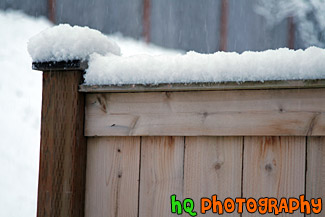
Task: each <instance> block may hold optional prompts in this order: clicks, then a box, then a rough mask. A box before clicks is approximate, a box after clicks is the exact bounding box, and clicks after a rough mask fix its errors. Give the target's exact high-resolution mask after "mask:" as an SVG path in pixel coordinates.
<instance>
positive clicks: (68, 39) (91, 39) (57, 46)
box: [28, 24, 121, 62]
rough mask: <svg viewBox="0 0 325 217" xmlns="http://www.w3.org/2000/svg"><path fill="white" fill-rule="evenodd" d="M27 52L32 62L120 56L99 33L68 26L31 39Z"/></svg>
mask: <svg viewBox="0 0 325 217" xmlns="http://www.w3.org/2000/svg"><path fill="white" fill-rule="evenodd" d="M28 52H29V54H30V55H31V57H32V59H33V61H34V62H45V61H63V60H76V59H79V60H84V59H87V58H88V56H89V55H90V54H92V53H94V52H96V53H98V54H101V55H105V54H107V53H112V54H115V55H120V54H121V51H120V48H119V46H118V45H117V44H116V43H115V42H113V41H111V40H109V39H108V37H107V36H105V35H103V34H102V33H101V32H99V31H97V30H94V29H90V28H88V27H80V26H73V27H72V26H70V25H69V24H60V25H58V26H55V27H52V28H48V29H46V30H44V31H42V32H41V33H39V34H37V35H36V36H34V37H32V38H31V39H30V40H29V42H28Z"/></svg>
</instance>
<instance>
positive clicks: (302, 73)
mask: <svg viewBox="0 0 325 217" xmlns="http://www.w3.org/2000/svg"><path fill="white" fill-rule="evenodd" d="M88 65H89V68H88V69H87V73H86V74H85V83H86V84H87V85H122V84H159V83H197V82H227V81H234V82H245V81H265V80H305V79H324V78H325V50H324V49H321V48H317V47H310V48H308V49H306V50H297V51H294V50H289V49H287V48H281V49H278V50H267V51H263V52H244V53H242V54H238V53H227V52H216V53H214V54H199V53H196V52H188V53H187V54H185V55H160V56H150V55H134V56H129V57H123V56H116V55H112V54H108V55H105V56H103V55H100V54H96V53H94V54H92V55H91V56H90V59H89V64H88Z"/></svg>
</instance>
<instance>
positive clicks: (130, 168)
mask: <svg viewBox="0 0 325 217" xmlns="http://www.w3.org/2000/svg"><path fill="white" fill-rule="evenodd" d="M87 142H88V151H87V183H86V206H85V216H86V217H92V216H96V217H105V216H114V217H119V216H121V217H123V216H129V217H136V216H137V215H138V187H139V183H138V181H139V164H140V138H139V137H101V138H88V141H87Z"/></svg>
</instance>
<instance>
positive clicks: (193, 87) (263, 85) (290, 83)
mask: <svg viewBox="0 0 325 217" xmlns="http://www.w3.org/2000/svg"><path fill="white" fill-rule="evenodd" d="M303 88H325V79H316V80H285V81H284V80H273V81H264V82H262V81H247V82H240V83H237V82H222V83H191V84H185V83H173V84H148V85H144V84H124V85H85V84H82V85H80V86H79V91H80V92H86V93H114V92H115V93H121V92H165V91H203V90H205V91H206V90H214V91H216V90H259V89H303Z"/></svg>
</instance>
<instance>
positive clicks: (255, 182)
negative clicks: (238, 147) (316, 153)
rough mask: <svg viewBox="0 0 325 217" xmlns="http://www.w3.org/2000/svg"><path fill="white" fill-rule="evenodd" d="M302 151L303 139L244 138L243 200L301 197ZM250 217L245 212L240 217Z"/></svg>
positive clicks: (303, 150)
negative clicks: (251, 198) (250, 198)
mask: <svg viewBox="0 0 325 217" xmlns="http://www.w3.org/2000/svg"><path fill="white" fill-rule="evenodd" d="M305 147H306V137H244V167H243V197H245V198H249V197H253V198H255V199H258V198H261V197H275V198H278V200H279V199H281V197H286V198H289V197H295V198H299V195H301V194H304V191H305V155H306V150H305V149H306V148H305ZM255 214H257V213H255ZM251 215H252V214H248V213H247V211H246V210H245V209H244V213H243V217H249V216H251ZM256 216H257V215H256ZM265 216H274V214H266V215H265ZM279 216H292V214H283V213H282V214H280V215H279ZM294 216H304V214H301V213H300V212H299V211H297V212H295V213H294Z"/></svg>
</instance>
